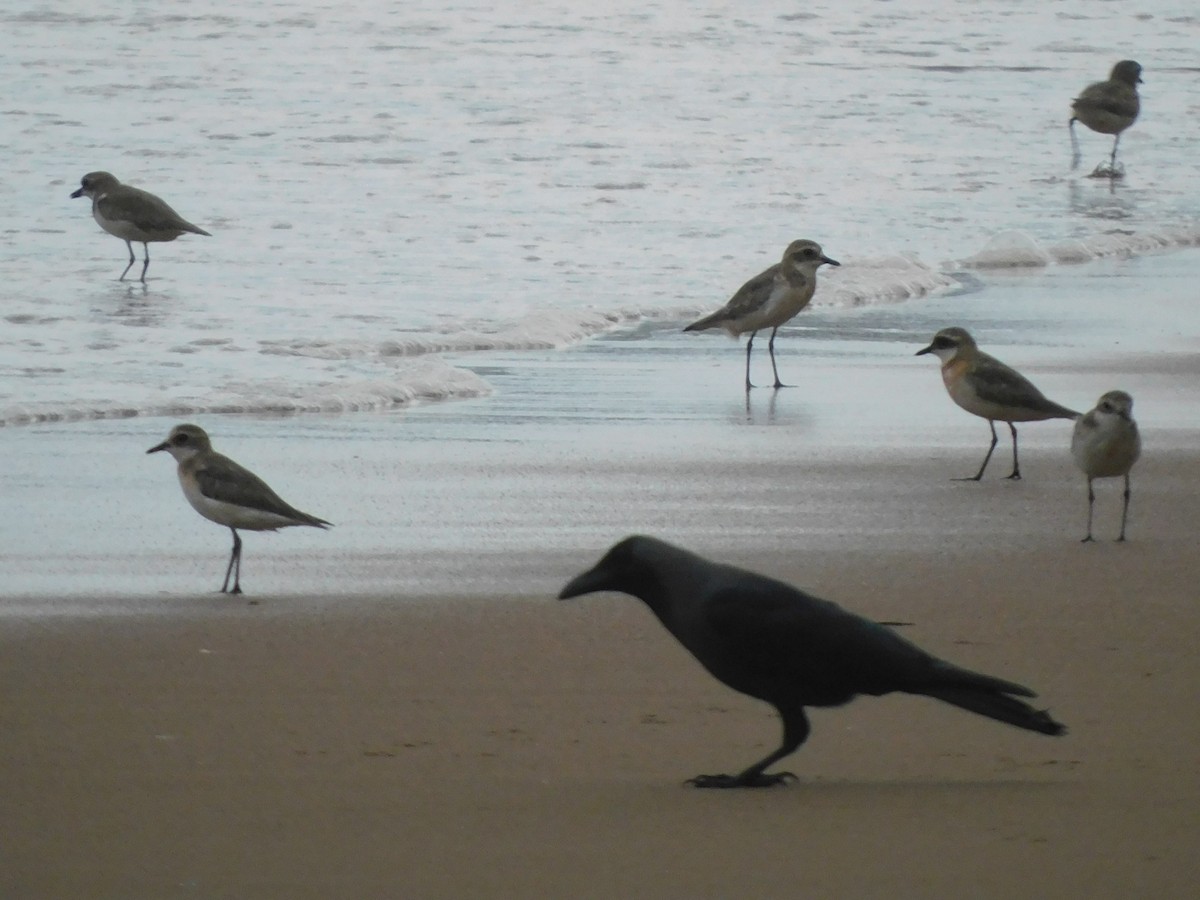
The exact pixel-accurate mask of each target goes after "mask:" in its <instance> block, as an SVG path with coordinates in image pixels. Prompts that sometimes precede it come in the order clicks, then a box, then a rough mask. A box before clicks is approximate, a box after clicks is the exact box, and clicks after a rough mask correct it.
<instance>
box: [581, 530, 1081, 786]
mask: <svg viewBox="0 0 1200 900" xmlns="http://www.w3.org/2000/svg"><path fill="white" fill-rule="evenodd" d="M594 591H620V592H622V593H626V594H632V595H633V596H635V597H638V598H640V599H641V600H643V601H644V602H645V603H646V605H647V606H649V607H650V609H651V610H652V611H653V612H654V614H655V615H656V616H658V618H659V620H660V621H661V622H662V623H663V625H665V626H666V627H667V630H668V631H670V632H671V634H673V635H675V637H676V638H678V640H679V642H680V643H681V644H683V646H684V647H686V648H687V649H688V650H689V651H690V652H691V654H692V655H693V656H695V657H696V659H698V660H699V661H700V663H701V665H703V666H704V668H706V669H708V671H709V672H710V673H712V674H713V675H714V676H716V677H717V678H718V679H720V680H721V681H723V682H725V684H727V685H729V686H730V687H731V688H733V689H734V690H736V691H741V692H742V693H743V694H749V695H750V696H751V697H757V698H758V699H760V700H765V701H766V702H767V703H770V704H771V705H772V706H774V707H775V709H776V710H778V711H779V716H780V718H781V719H783V743H782V744H781V745H780V747H779V749H777V750H775V751H773V752H772V753H771V754H769V755H768V756H767V757H765V758H764V759H761V760H759V761H758V762H756V763H755V764H754V765H752V766H750V767H749V768H748V769H746V770H745V771H743V772H741V773H739V774H737V775H698V776H696V777H695V778H693V779H691V781H690V783H691V784H693V785H695V786H696V787H706V788H707V787H712V788H732V787H768V786H771V785H775V784H780V783H782V782H786V781H787V780H788V779H790V778H794V777H795V776H793V775H792V774H791V773H778V774H767V773H766V772H765V771H764V770H765V769H766V768H767V767H768V766H770V765H773V764H774V763H776V762H778V761H779V760H780V759H782V758H783V757H785V756H787V755H788V754H789V753H792V752H794V751H795V750H796V749H797V748H799V746H800V745H801V744H803V743H804V740H805V738H807V737H808V732H809V724H808V717H807V716H806V715H805V713H804V708H805V707H806V706H841V705H842V704H845V703H849V702H850V701H851V700H853V699H854V698H855V696H857V695H858V694H871V695H873V696H876V697H878V696H882V695H883V694H890V693H892V692H893V691H904V692H905V693H909V694H923V695H925V696H927V697H936V698H937V699H938V700H944V701H945V702H947V703H952V704H954V705H955V706H960V707H962V708H963V709H967V710H970V711H971V712H975V713H979V714H980V715H983V716H988V717H989V718H992V719H997V720H999V721H1001V722H1007V723H1009V724H1010V725H1016V726H1017V727H1018V728H1026V729H1029V730H1030V731H1037V732H1040V733H1042V734H1053V735H1057V734H1063V733H1064V732H1065V731H1066V728H1065V726H1063V725H1062V724H1060V723H1058V722H1056V721H1054V720H1053V719H1052V718H1050V716H1049V714H1047V713H1046V712H1045V711H1043V710H1037V709H1034V708H1033V707H1031V706H1029V705H1028V704H1027V703H1024V702H1023V701H1021V700H1018V699H1017V697H1034V696H1036V694H1034V692H1033V691H1031V690H1030V689H1029V688H1027V687H1022V686H1021V685H1019V684H1013V683H1012V682H1010V681H1003V680H1001V679H999V678H993V677H991V676H990V675H981V674H979V673H977V672H971V671H968V670H967V669H960V668H958V667H957V666H955V665H952V664H950V663H948V662H943V661H942V660H940V659H937V658H936V657H934V656H931V655H930V654H928V653H926V652H925V651H924V650H922V649H921V648H919V647H917V646H916V645H915V644H912V643H910V642H908V641H906V640H904V638H902V637H900V636H898V635H897V634H896V633H895V632H894V631H892V630H890V629H889V628H887V627H885V626H883V625H881V624H880V623H878V622H872V621H870V620H869V619H864V618H862V617H861V616H856V615H854V614H853V613H850V612H847V611H846V610H844V609H842V608H841V607H840V606H837V605H836V604H834V603H830V602H828V601H826V600H820V599H818V598H816V597H812V596H810V595H808V594H806V593H804V592H803V591H799V590H797V589H796V588H794V587H792V586H790V585H787V584H784V583H783V582H781V581H776V580H774V579H772V578H767V577H765V576H762V575H757V574H755V573H753V572H748V571H746V570H745V569H739V568H736V567H734V566H727V565H721V564H720V563H714V562H711V561H709V560H707V559H704V558H703V557H700V556H697V555H696V554H694V553H690V552H688V551H687V550H684V549H682V548H680V547H675V546H672V545H671V544H668V543H666V542H665V541H660V540H657V539H656V538H652V537H643V536H633V537H628V538H626V539H625V540H623V541H621V542H620V543H619V544H617V545H616V546H614V547H613V548H612V549H611V550H609V551H608V553H607V554H605V556H604V558H603V559H601V560H600V562H599V563H597V564H596V565H595V566H594V567H593V568H591V569H589V570H588V571H586V572H584V573H582V574H581V575H578V576H577V577H575V578H574V579H572V580H571V581H570V582H569V583H568V584H567V586H566V587H564V588H563V589H562V592H561V593H560V594H559V599H560V600H566V599H569V598H571V597H578V596H579V595H580V594H590V593H592V592H594Z"/></svg>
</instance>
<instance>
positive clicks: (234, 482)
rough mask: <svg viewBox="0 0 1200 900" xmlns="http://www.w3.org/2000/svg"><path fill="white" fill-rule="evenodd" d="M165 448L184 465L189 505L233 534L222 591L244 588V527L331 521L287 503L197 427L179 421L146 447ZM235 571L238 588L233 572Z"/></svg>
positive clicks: (321, 524)
mask: <svg viewBox="0 0 1200 900" xmlns="http://www.w3.org/2000/svg"><path fill="white" fill-rule="evenodd" d="M159 450H166V451H167V452H168V453H170V454H171V455H172V456H173V457H175V461H176V462H178V463H179V469H178V474H179V483H180V485H181V486H182V487H183V495H184V496H185V497H187V500H188V503H190V504H192V507H193V508H194V509H195V510H196V512H198V513H200V515H202V516H204V518H206V519H208V520H209V521H212V522H216V523H217V524H218V525H225V526H226V527H228V528H229V530H230V531H232V532H233V551H232V552H231V553H230V554H229V565H228V567H226V569H225V581H224V583H223V584H222V585H221V593H225V592H226V591H228V592H229V593H231V594H240V593H241V592H242V586H241V582H240V576H241V574H242V539H241V537H239V536H238V533H237V530H238V529H239V528H243V529H246V530H248V531H278V530H279V529H280V528H289V527H291V526H293V525H311V526H313V527H314V528H326V527H328V526H329V525H331V524H332V523H330V522H326V521H325V520H324V519H318V518H317V517H316V516H310V515H309V514H308V513H304V512H300V510H298V509H296V508H295V507H293V506H289V505H288V504H287V503H285V502H284V501H283V500H282V499H281V498H280V496H279V495H278V494H276V493H275V492H274V491H273V490H271V488H270V487H268V486H267V483H266V482H265V481H263V480H262V479H261V478H259V477H258V476H257V475H255V474H254V473H253V472H251V471H249V470H248V469H244V468H242V467H241V466H239V465H238V464H237V463H235V462H234V461H233V460H232V459H230V458H229V457H227V456H222V455H221V454H220V453H217V452H216V451H214V450H213V448H212V442H211V441H210V440H209V438H208V435H207V434H206V433H205V431H204V429H203V428H200V427H199V426H198V425H176V426H175V427H174V428H172V429H171V433H170V434H169V435H167V439H166V440H165V441H163V442H162V443H161V444H157V445H155V446H153V447H151V448H150V449H149V450H147V451H146V452H147V453H157V452H158V451H159ZM231 574H232V575H233V589H232V590H230V589H229V576H230V575H231Z"/></svg>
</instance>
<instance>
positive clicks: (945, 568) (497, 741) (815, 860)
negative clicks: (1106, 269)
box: [0, 454, 1200, 898]
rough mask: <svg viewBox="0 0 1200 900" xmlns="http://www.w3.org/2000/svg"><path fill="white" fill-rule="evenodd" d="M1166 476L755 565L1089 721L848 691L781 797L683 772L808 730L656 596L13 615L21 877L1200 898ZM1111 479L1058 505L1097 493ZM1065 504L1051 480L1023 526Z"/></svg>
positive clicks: (1163, 464)
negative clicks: (726, 675)
mask: <svg viewBox="0 0 1200 900" xmlns="http://www.w3.org/2000/svg"><path fill="white" fill-rule="evenodd" d="M973 459H974V457H973V455H972V454H956V455H955V456H954V457H952V459H951V460H950V461H951V462H953V463H957V464H960V465H963V466H969V465H970V463H971V461H972V460H973ZM943 462H944V461H943V460H938V461H936V462H934V461H923V460H910V461H909V462H908V463H906V464H904V465H897V466H895V467H888V466H880V467H879V469H878V470H876V471H875V473H873V474H870V475H868V476H867V477H866V478H865V479H863V478H861V477H860V478H859V479H858V481H859V487H860V488H861V489H873V490H877V491H879V492H886V490H887V489H888V485H889V484H890V483H892V482H893V480H894V479H895V478H896V477H899V476H920V477H923V478H924V479H925V480H926V481H927V482H928V483H929V484H940V483H941V480H942V475H943V472H942V469H943ZM776 474H777V475H778V476H779V477H780V478H781V479H782V480H783V481H784V482H786V479H787V476H788V475H789V474H790V473H789V471H788V467H786V466H779V467H777V468H776ZM1141 474H1142V477H1141V479H1140V483H1141V484H1143V485H1145V487H1144V488H1142V489H1141V490H1140V491H1139V494H1138V495H1137V500H1138V506H1137V507H1136V509H1137V512H1136V513H1135V519H1134V523H1133V540H1131V541H1130V542H1128V543H1127V544H1126V545H1117V544H1114V543H1111V542H1109V541H1107V540H1105V541H1102V542H1099V543H1097V544H1094V545H1089V546H1081V545H1079V544H1078V543H1077V541H1076V539H1075V536H1074V534H1073V533H1072V534H1070V535H1062V534H1059V535H1055V536H1054V537H1053V538H1050V537H1049V536H1048V535H1045V534H1043V536H1042V537H1040V538H1039V537H1020V536H1016V535H1004V534H1001V535H1000V536H998V537H996V538H994V539H991V540H989V541H988V543H987V546H986V552H984V551H982V550H981V548H980V545H979V541H978V538H977V536H976V535H975V534H974V533H972V532H971V531H970V530H967V531H966V532H965V533H964V534H962V535H959V536H955V535H954V534H953V533H951V534H950V535H948V536H947V538H946V540H945V543H944V546H943V548H942V549H941V550H940V551H937V552H930V551H928V550H924V549H921V550H918V551H916V552H908V551H905V550H903V549H901V550H892V549H889V550H886V551H883V552H875V551H873V550H872V549H871V548H870V547H867V546H861V545H860V546H856V547H855V546H852V547H846V548H843V549H840V550H835V551H819V550H818V551H811V550H806V549H804V548H797V550H796V552H795V553H793V554H789V555H786V556H785V555H780V554H766V555H764V557H763V558H747V559H741V560H738V561H740V562H744V563H746V564H748V565H753V566H754V567H756V568H759V569H761V570H762V571H767V572H770V573H771V574H774V575H777V576H780V577H783V578H786V579H789V580H793V581H794V582H796V583H798V584H802V585H804V586H806V587H808V588H809V589H810V590H812V591H814V592H816V593H818V594H819V595H822V596H825V597H828V598H832V599H836V600H838V601H841V602H843V604H844V605H847V606H851V607H853V608H855V609H856V610H858V611H860V612H862V613H864V614H867V615H874V616H879V617H884V616H886V617H889V618H890V617H896V616H903V617H904V619H905V620H907V621H911V622H913V623H914V624H913V625H912V626H911V627H910V628H908V629H906V634H907V635H908V636H909V637H910V638H911V639H913V640H915V641H917V642H919V643H920V644H922V645H924V646H925V647H927V648H928V649H930V650H933V651H934V652H937V653H939V654H940V655H943V656H945V657H947V658H950V659H952V660H955V661H957V662H959V663H962V664H965V665H969V666H971V667H974V668H978V669H980V670H983V671H987V672H990V673H994V674H1000V675H1003V676H1005V677H1009V678H1013V679H1016V680H1019V681H1022V682H1025V683H1028V684H1030V685H1032V686H1034V687H1035V688H1036V689H1037V690H1038V691H1039V692H1040V694H1041V702H1043V703H1045V704H1046V705H1047V706H1048V707H1049V708H1050V709H1051V710H1052V712H1053V713H1054V715H1056V716H1057V717H1059V718H1060V719H1062V720H1063V721H1064V722H1066V723H1067V724H1068V725H1069V727H1070V729H1071V730H1070V733H1069V734H1068V735H1067V736H1065V737H1062V738H1058V739H1055V738H1045V737H1042V736H1039V735H1031V734H1028V733H1026V732H1020V731H1017V730H1016V729H1010V728H1007V727H1005V726H1002V725H999V724H997V723H994V722H991V721H988V720H984V719H980V718H977V717H974V716H971V715H968V714H966V713H963V712H961V711H958V710H955V709H953V708H950V707H946V706H943V705H941V704H938V703H936V702H934V701H930V700H924V699H920V698H911V697H889V698H884V699H880V700H874V699H864V700H860V701H858V702H856V703H855V704H852V705H851V706H849V707H847V708H845V709H841V710H828V711H817V712H815V713H814V714H813V717H812V718H813V721H814V732H813V736H812V737H811V739H810V740H809V742H808V744H807V745H806V746H805V747H804V748H802V750H801V751H800V752H799V753H797V754H796V755H795V756H794V757H793V758H791V759H789V760H787V761H786V764H787V768H789V769H791V770H792V771H795V772H796V773H797V774H798V775H799V776H800V780H799V781H798V782H797V783H795V784H792V785H790V786H788V787H786V788H779V789H772V790H768V791H759V792H713V793H707V792H702V791H696V790H694V789H690V788H688V787H685V786H684V785H683V784H682V782H683V780H684V779H685V778H687V777H690V776H691V775H694V774H697V773H699V772H702V771H723V770H728V769H733V768H737V767H740V766H742V765H744V764H746V763H748V762H749V761H751V760H752V759H755V758H757V757H758V756H760V755H762V754H764V753H765V752H766V751H767V750H768V749H770V747H772V746H773V745H774V742H775V741H776V739H777V737H778V733H777V727H778V726H777V723H776V721H775V719H774V716H773V714H772V713H771V711H770V710H769V709H768V708H766V707H764V706H762V705H761V704H759V703H757V702H755V701H752V700H749V699H748V698H745V697H742V696H740V695H737V694H735V693H733V692H731V691H729V690H728V689H726V688H724V687H723V686H721V685H719V684H718V683H716V682H715V681H713V680H712V679H711V678H710V677H709V676H708V675H707V674H705V673H704V672H702V671H701V670H700V669H699V667H698V666H697V665H696V664H695V662H694V661H693V660H692V659H691V658H690V657H688V656H687V655H686V654H685V653H684V652H683V651H682V650H681V649H680V648H679V647H678V646H677V645H676V644H675V643H674V641H673V640H672V639H671V638H670V637H669V636H668V635H667V634H666V633H665V632H664V631H663V630H662V628H661V627H660V626H659V625H658V623H657V622H656V621H655V620H653V619H652V617H651V616H650V615H649V613H648V611H647V610H645V609H644V608H643V607H642V606H641V604H640V603H638V602H637V601H634V600H631V599H629V598H617V597H614V596H598V597H594V598H581V599H579V600H576V601H571V602H564V603H558V602H555V601H554V600H552V599H551V598H550V597H548V596H523V597H495V598H493V599H490V600H464V599H459V598H455V597H433V598H422V599H416V600H413V599H409V600H407V601H405V602H399V601H400V600H401V599H402V598H397V597H395V596H383V597H376V598H369V597H368V598H361V599H356V600H350V601H343V602H340V603H338V604H337V605H336V606H331V605H322V606H320V607H313V606H311V605H309V606H307V607H305V605H304V603H303V598H301V600H300V602H298V603H297V604H296V605H293V604H291V603H290V602H289V601H288V600H287V599H283V598H279V599H273V600H271V601H263V602H261V603H259V604H257V605H248V604H247V603H246V602H237V601H234V600H231V599H229V598H225V597H219V596H213V595H203V596H194V597H185V598H173V600H172V610H171V612H170V613H169V614H166V613H162V612H159V613H148V612H142V613H133V614H124V615H115V616H110V615H95V616H90V617H79V616H70V617H47V618H42V619H26V620H15V621H14V620H10V621H8V622H6V624H5V628H4V629H3V633H2V638H0V640H2V651H0V660H2V662H0V666H2V671H0V678H2V680H3V684H4V685H5V686H6V687H5V689H4V691H3V695H2V696H3V708H2V713H3V715H2V719H3V721H4V723H5V731H6V741H5V743H6V747H7V750H6V753H5V755H4V758H5V764H4V766H3V770H2V772H0V783H2V786H3V792H4V796H5V797H6V798H7V801H6V805H7V807H8V812H7V813H6V815H5V816H4V825H3V847H4V851H3V854H4V857H5V864H4V867H3V873H2V874H0V888H2V889H3V890H2V893H3V894H4V896H9V897H83V896H86V897H96V898H107V897H111V898H130V897H173V896H181V897H182V896H203V897H292V898H297V897H313V898H317V897H331V896H357V897H393V896H395V897H399V896H407V897H467V896H478V897H484V896H486V897H529V896H581V897H618V896H654V897H700V896H711V897H725V896H769V897H782V896H795V895H796V893H797V891H800V892H801V893H803V895H805V896H858V897H894V896H914V897H915V896H928V897H948V896H975V897H1035V896H1036V897H1093V898H1094V897H1114V898H1116V897H1130V896H1155V897H1186V896H1190V895H1191V894H1192V892H1193V890H1194V885H1195V883H1196V878H1197V876H1198V875H1200V872H1198V863H1197V859H1196V855H1195V852H1194V851H1195V847H1196V842H1197V839H1198V837H1200V821H1198V817H1197V811H1196V810H1197V807H1196V802H1195V801H1196V798H1197V796H1198V788H1200V785H1198V783H1197V782H1198V778H1200V776H1198V775H1197V768H1196V766H1195V764H1194V763H1195V753H1196V751H1195V748H1196V746H1197V743H1198V741H1200V727H1198V725H1197V718H1196V716H1195V715H1194V714H1193V713H1192V711H1191V708H1192V705H1193V697H1194V685H1195V683H1196V680H1197V678H1198V677H1200V666H1198V664H1197V662H1196V656H1195V653H1194V643H1195V634H1196V615H1195V610H1194V605H1193V604H1194V602H1195V581H1194V571H1195V568H1194V564H1193V563H1192V562H1191V559H1190V555H1189V554H1190V553H1191V552H1192V546H1191V545H1192V536H1193V535H1194V534H1195V533H1196V529H1197V527H1200V521H1197V518H1198V517H1197V504H1196V503H1195V494H1194V491H1193V490H1190V489H1186V486H1187V485H1192V484H1195V483H1196V477H1197V476H1198V475H1200V460H1197V459H1196V458H1195V457H1194V456H1188V455H1168V456H1165V457H1163V456H1160V457H1158V458H1156V459H1151V460H1148V461H1147V464H1146V468H1145V470H1144V472H1142V473H1141ZM991 487H993V488H994V489H996V490H1004V489H1008V488H1010V487H1013V486H1011V485H1008V484H1004V485H992V486H991ZM1021 487H1023V486H1017V489H1018V490H1020V489H1021ZM988 488H989V485H987V484H986V483H985V484H984V485H969V486H955V490H956V491H958V492H959V493H960V494H961V495H964V496H965V495H966V494H967V493H968V492H969V491H979V490H980V489H982V490H985V491H986V490H987V489H988ZM1013 493H1015V491H1014V492H1013ZM1080 493H1081V492H1080V490H1079V486H1078V485H1074V484H1073V485H1071V486H1070V488H1068V487H1066V486H1064V487H1063V488H1062V489H1060V490H1056V491H1054V492H1052V495H1051V497H1050V498H1049V500H1050V502H1052V503H1056V504H1059V503H1061V504H1062V505H1064V506H1068V507H1070V508H1071V509H1072V510H1076V509H1077V508H1078V506H1079V504H1078V500H1079V499H1080ZM1108 499H1109V500H1111V499H1112V498H1108ZM1042 500H1043V501H1045V500H1047V498H1046V497H1045V496H1044V495H1043V497H1042ZM973 505H974V501H971V500H962V501H960V502H958V503H950V504H947V505H945V506H944V507H943V509H944V511H945V514H946V515H947V516H948V517H949V518H950V519H951V520H954V519H955V518H956V517H957V516H959V515H964V516H968V517H969V507H972V506H973ZM1112 511H1113V510H1112V509H1111V508H1110V509H1108V510H1106V511H1105V512H1106V513H1111V512H1112ZM1030 513H1031V510H1029V508H1028V507H1027V506H1026V505H1025V504H1022V503H1020V502H1017V503H1014V504H1013V505H1012V506H1010V507H1008V508H1007V509H1006V511H1005V517H1006V518H1007V517H1009V516H1012V517H1024V516H1027V515H1029V514H1030ZM885 514H886V515H889V516H895V518H894V519H893V522H894V524H895V525H896V527H898V528H899V527H903V525H902V521H900V518H899V514H898V513H895V512H893V513H885ZM1101 523H1102V524H1101V530H1102V532H1107V531H1109V530H1111V526H1112V517H1111V515H1102V517H1101ZM1039 530H1041V529H1039ZM848 543H850V544H854V543H855V542H853V541H849V542H848ZM580 562H581V563H583V564H584V565H586V564H588V563H590V560H581V561H580ZM545 565H546V567H547V568H551V569H558V570H559V571H567V569H566V568H564V566H565V564H564V562H563V561H561V560H556V559H547V560H545ZM580 567H582V566H580Z"/></svg>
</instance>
